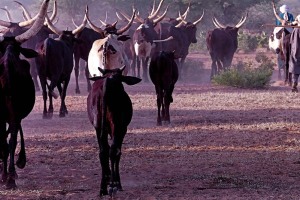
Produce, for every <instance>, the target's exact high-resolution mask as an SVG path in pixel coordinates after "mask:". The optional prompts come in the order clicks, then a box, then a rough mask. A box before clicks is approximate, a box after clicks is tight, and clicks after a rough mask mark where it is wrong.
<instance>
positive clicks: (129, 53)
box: [0, 0, 247, 195]
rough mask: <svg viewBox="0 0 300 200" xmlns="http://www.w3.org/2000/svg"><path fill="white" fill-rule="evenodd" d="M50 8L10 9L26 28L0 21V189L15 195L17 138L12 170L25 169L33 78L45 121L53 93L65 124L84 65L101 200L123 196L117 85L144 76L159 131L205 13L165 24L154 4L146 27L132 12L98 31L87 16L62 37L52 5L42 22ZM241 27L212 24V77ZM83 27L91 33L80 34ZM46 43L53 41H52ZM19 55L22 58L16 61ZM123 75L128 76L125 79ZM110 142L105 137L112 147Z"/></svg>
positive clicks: (121, 95) (127, 104)
mask: <svg viewBox="0 0 300 200" xmlns="http://www.w3.org/2000/svg"><path fill="white" fill-rule="evenodd" d="M49 1H50V0H44V1H43V3H42V5H41V7H40V11H39V13H38V14H37V15H36V16H34V17H32V16H31V14H30V12H29V11H28V9H27V8H26V6H24V5H22V4H21V3H20V2H17V1H16V3H18V5H20V6H21V8H22V10H23V15H24V19H25V21H22V22H19V23H13V22H11V19H10V16H9V12H8V11H7V10H6V11H7V12H8V16H9V17H8V19H9V21H3V20H0V25H1V26H3V27H5V29H3V30H2V33H1V35H0V161H1V163H0V171H1V173H2V176H1V181H2V183H5V184H6V187H7V188H8V189H13V188H16V182H15V179H16V176H17V174H16V170H15V161H14V155H15V150H16V145H17V135H18V132H20V139H21V148H20V152H19V157H18V160H17V161H16V165H17V166H18V167H19V168H24V167H25V164H26V154H25V147H24V138H23V131H22V126H21V120H22V119H24V118H25V117H26V116H27V115H28V114H29V113H30V112H31V110H32V108H33V106H34V103H35V90H38V89H39V84H38V82H37V77H39V80H40V85H41V89H42V95H43V101H44V109H43V118H51V117H52V116H53V97H54V98H57V97H58V95H57V94H55V92H54V88H55V87H57V89H58V91H59V96H60V99H61V106H60V110H59V116H60V117H64V116H65V115H66V114H68V109H67V107H66V104H65V97H66V91H67V87H68V84H69V81H70V77H71V73H72V70H73V67H74V66H75V67H74V69H75V77H76V79H75V80H76V93H80V89H79V85H78V75H79V59H83V60H85V61H86V63H87V64H86V77H87V83H88V91H89V95H88V98H87V112H88V116H89V119H90V121H91V123H92V125H93V126H94V128H95V130H96V134H97V139H98V143H99V148H100V154H99V158H100V163H101V166H102V180H101V189H100V195H107V194H110V195H112V194H114V193H115V192H116V191H117V190H121V189H122V186H121V182H120V175H119V161H120V156H121V145H122V141H123V139H124V136H125V134H126V132H127V126H128V124H129V123H130V121H131V117H132V104H131V100H130V98H129V96H128V95H127V93H126V92H125V90H124V87H123V84H122V83H126V84H128V85H134V84H137V83H139V82H140V81H141V80H142V79H143V80H144V81H145V82H146V81H148V73H149V77H150V79H151V81H152V82H153V84H154V85H155V90H156V94H157V108H158V116H157V125H162V121H165V122H166V123H170V115H169V106H170V103H171V102H172V101H173V98H172V92H173V90H174V86H175V83H176V81H177V79H178V78H179V77H180V74H181V70H182V68H183V63H184V61H185V58H186V56H187V55H188V49H189V46H190V44H191V43H196V42H197V39H196V32H197V24H199V22H200V21H201V19H202V18H203V15H204V12H203V13H202V15H201V17H200V18H199V19H198V20H196V21H195V22H187V21H186V17H187V14H188V12H189V7H190V6H188V8H187V10H186V11H185V12H184V14H182V15H181V14H180V13H179V17H178V18H167V17H166V15H167V11H168V7H167V8H166V10H165V11H164V13H163V14H161V15H159V12H160V10H161V7H162V4H163V2H164V0H160V2H159V4H158V6H157V7H156V5H155V1H154V4H153V9H152V11H150V12H149V13H150V14H149V15H148V16H147V17H146V18H145V19H143V18H142V17H140V15H139V14H138V12H137V11H136V10H133V13H132V16H128V15H127V14H126V13H124V12H123V11H118V12H117V16H118V17H119V20H120V21H121V22H124V23H123V24H122V25H121V28H117V22H115V23H113V24H107V23H106V22H102V23H103V25H104V28H103V29H102V28H100V27H97V26H96V25H95V24H93V23H92V22H91V20H90V19H89V15H88V8H86V10H85V15H84V18H83V21H82V23H81V24H80V25H76V28H75V29H74V30H72V31H70V30H68V31H64V30H60V29H59V28H57V27H56V26H55V23H56V22H55V18H56V16H57V4H56V1H54V6H53V11H52V15H51V16H50V17H48V15H47V13H48V12H47V9H48V4H49ZM246 19H247V15H246V16H245V17H243V18H242V19H241V20H240V22H239V23H238V24H237V25H236V26H234V27H229V26H224V25H223V24H221V23H220V22H219V21H218V20H217V19H216V18H215V17H214V18H213V23H214V25H215V26H216V27H217V28H216V29H214V30H212V31H209V32H208V34H207V48H208V50H209V53H210V55H211V58H212V74H211V76H214V75H215V74H216V73H218V72H219V71H220V70H222V69H226V68H228V67H229V66H230V65H231V62H232V58H233V55H234V52H235V51H236V49H237V46H238V44H237V33H238V30H239V28H240V27H241V26H242V25H243V24H244V23H245V21H246ZM87 24H89V26H90V28H87V27H86V25H87ZM52 35H56V37H55V39H53V36H52ZM50 36H51V37H50ZM20 54H22V56H23V57H25V58H23V57H22V58H21V57H20V56H21V55H20ZM149 61H150V64H149V70H148V62H149ZM141 66H142V71H141ZM129 72H130V73H131V74H132V76H128V75H127V74H128V73H129ZM141 72H142V75H141ZM135 76H137V77H139V78H137V77H135ZM140 77H142V79H140ZM90 80H91V81H93V85H91V84H90ZM48 98H49V106H48V107H47V99H48ZM6 124H8V128H7V126H6ZM9 135H10V138H9V140H8V136H9ZM108 135H110V137H111V144H110V145H109V143H108ZM8 157H9V165H8ZM109 161H110V162H111V167H110V165H109ZM7 168H8V169H7ZM107 187H109V189H108V188H107Z"/></svg>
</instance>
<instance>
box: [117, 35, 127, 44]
mask: <svg viewBox="0 0 300 200" xmlns="http://www.w3.org/2000/svg"><path fill="white" fill-rule="evenodd" d="M129 39H130V36H129V35H120V36H119V37H118V40H119V41H123V42H125V41H126V40H129Z"/></svg>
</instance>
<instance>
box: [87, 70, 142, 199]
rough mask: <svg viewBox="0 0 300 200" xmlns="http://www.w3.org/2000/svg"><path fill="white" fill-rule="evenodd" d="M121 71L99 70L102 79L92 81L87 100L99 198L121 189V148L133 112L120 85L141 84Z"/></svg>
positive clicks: (137, 79)
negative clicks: (96, 156)
mask: <svg viewBox="0 0 300 200" xmlns="http://www.w3.org/2000/svg"><path fill="white" fill-rule="evenodd" d="M124 68H125V67H122V68H121V69H119V68H116V69H111V70H110V69H105V70H103V69H101V68H99V70H100V71H101V74H103V76H101V77H92V78H91V79H92V80H94V81H95V82H94V83H93V85H92V89H91V91H90V92H89V94H88V97H87V112H88V118H89V120H90V122H91V124H92V125H93V126H94V128H95V130H96V135H97V139H98V144H99V150H100V152H99V158H100V164H101V169H102V178H101V188H100V196H103V195H108V194H109V195H111V196H112V195H113V193H115V192H116V191H117V190H122V185H121V179H120V174H119V163H120V158H121V147H122V143H123V139H124V137H125V134H126V132H127V126H128V125H129V123H130V121H131V118H132V112H133V110H132V102H131V100H130V98H129V96H128V94H127V93H126V91H125V90H124V86H123V84H122V83H126V84H127V85H134V84H137V83H139V82H140V81H141V79H139V78H136V77H133V76H125V75H122V73H123V70H124ZM108 135H110V137H111V145H109V143H108ZM109 160H110V163H111V168H110V167H109ZM108 185H109V191H108V190H107V186H108Z"/></svg>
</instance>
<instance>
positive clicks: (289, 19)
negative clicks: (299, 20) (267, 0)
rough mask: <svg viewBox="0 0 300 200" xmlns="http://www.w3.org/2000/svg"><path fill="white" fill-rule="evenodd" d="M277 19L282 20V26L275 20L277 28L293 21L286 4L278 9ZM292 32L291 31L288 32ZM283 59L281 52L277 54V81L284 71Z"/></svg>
mask: <svg viewBox="0 0 300 200" xmlns="http://www.w3.org/2000/svg"><path fill="white" fill-rule="evenodd" d="M273 9H274V12H275V5H274V3H273ZM279 11H280V13H279V15H278V16H279V17H280V18H281V19H283V20H284V24H283V23H282V21H279V20H278V19H277V18H276V22H275V23H276V25H277V26H279V25H291V24H292V22H293V21H294V16H293V15H292V14H291V13H290V12H289V7H288V6H287V5H286V4H283V5H282V6H280V8H279ZM290 31H292V29H291V30H290ZM282 58H283V54H282V51H280V52H277V67H278V79H281V71H282V70H283V69H284V67H285V61H284V59H282Z"/></svg>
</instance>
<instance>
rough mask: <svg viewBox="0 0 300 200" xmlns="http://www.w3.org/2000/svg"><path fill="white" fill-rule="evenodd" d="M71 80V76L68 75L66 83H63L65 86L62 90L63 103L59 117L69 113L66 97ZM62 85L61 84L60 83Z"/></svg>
mask: <svg viewBox="0 0 300 200" xmlns="http://www.w3.org/2000/svg"><path fill="white" fill-rule="evenodd" d="M69 82H70V77H68V78H67V79H66V80H65V81H64V83H63V88H62V92H61V96H60V97H61V104H60V110H59V117H65V116H66V114H68V109H67V106H66V103H65V99H66V94H67V88H68V85H69ZM58 85H60V84H58Z"/></svg>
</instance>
